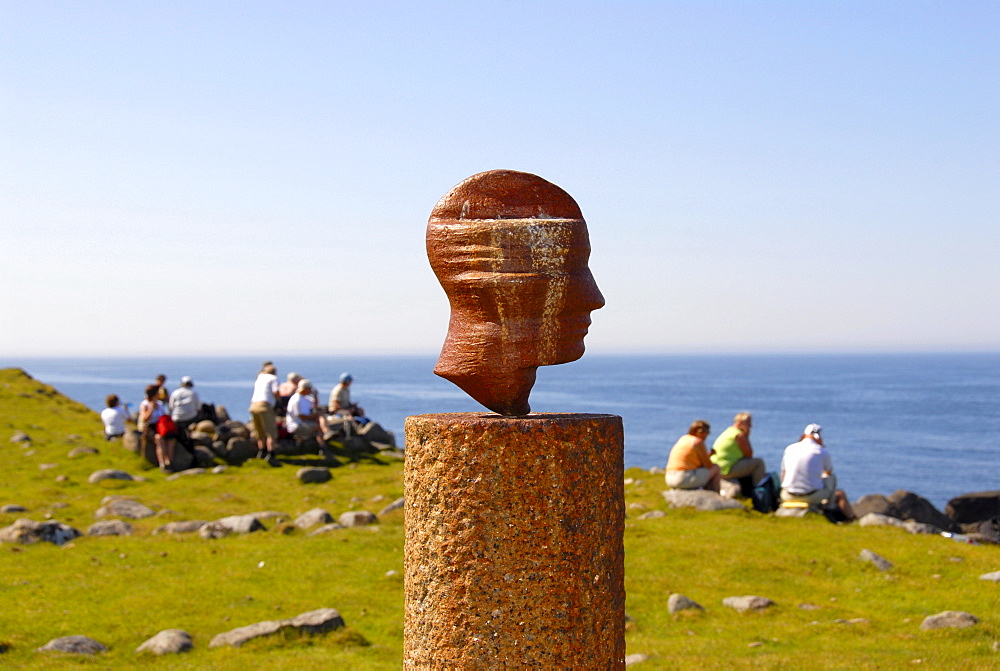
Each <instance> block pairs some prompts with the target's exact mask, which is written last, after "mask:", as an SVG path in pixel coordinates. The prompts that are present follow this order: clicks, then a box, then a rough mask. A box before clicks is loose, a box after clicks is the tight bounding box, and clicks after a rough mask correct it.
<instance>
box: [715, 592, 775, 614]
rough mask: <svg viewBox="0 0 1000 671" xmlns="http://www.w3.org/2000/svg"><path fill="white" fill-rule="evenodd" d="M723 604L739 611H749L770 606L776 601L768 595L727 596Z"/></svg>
mask: <svg viewBox="0 0 1000 671" xmlns="http://www.w3.org/2000/svg"><path fill="white" fill-rule="evenodd" d="M722 605H723V606H726V607H728V608H732V609H733V610H735V611H736V612H737V613H748V612H751V611H758V610H764V609H766V608H770V607H771V606H773V605H774V602H773V601H771V600H770V599H768V598H767V597H766V596H753V595H748V596H727V597H726V598H725V599H723V600H722Z"/></svg>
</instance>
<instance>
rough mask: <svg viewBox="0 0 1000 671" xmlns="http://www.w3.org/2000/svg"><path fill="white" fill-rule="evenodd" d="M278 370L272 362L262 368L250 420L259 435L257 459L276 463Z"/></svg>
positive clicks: (251, 402)
mask: <svg viewBox="0 0 1000 671" xmlns="http://www.w3.org/2000/svg"><path fill="white" fill-rule="evenodd" d="M277 372H278V369H277V368H275V367H274V364H273V363H271V362H270V361H265V362H264V364H263V365H262V366H261V369H260V372H259V373H258V374H257V379H256V380H255V381H254V384H253V396H251V397H250V418H251V419H252V420H253V428H254V431H255V432H256V434H257V458H258V459H267V461H268V462H270V463H271V464H272V465H275V464H277V462H275V461H274V444H275V442H277V440H278V424H277V421H276V420H275V415H274V404H275V400H276V397H277V394H278V377H277V375H276V373H277Z"/></svg>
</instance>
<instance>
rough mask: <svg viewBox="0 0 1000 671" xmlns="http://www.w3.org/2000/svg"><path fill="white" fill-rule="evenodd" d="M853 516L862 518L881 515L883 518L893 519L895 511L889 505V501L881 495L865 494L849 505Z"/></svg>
mask: <svg viewBox="0 0 1000 671" xmlns="http://www.w3.org/2000/svg"><path fill="white" fill-rule="evenodd" d="M851 507H852V508H853V509H854V514H855V515H857V516H858V518H862V517H864V516H866V515H869V514H875V515H882V516H884V517H895V512H896V509H895V507H894V506H893V505H892V504H891V503H889V499H887V498H886V497H884V496H882V495H881V494H865V495H864V496H862V497H861V498H860V499H858V500H857V501H855V502H854V503H852V504H851Z"/></svg>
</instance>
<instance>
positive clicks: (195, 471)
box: [164, 468, 208, 482]
mask: <svg viewBox="0 0 1000 671" xmlns="http://www.w3.org/2000/svg"><path fill="white" fill-rule="evenodd" d="M207 472H208V471H206V470H205V469H204V468H189V469H187V470H184V471H180V472H179V473H173V474H171V475H168V476H167V477H166V478H164V479H165V480H166V481H167V482H172V481H174V480H177V479H179V478H183V477H184V476H186V475H204V474H205V473H207Z"/></svg>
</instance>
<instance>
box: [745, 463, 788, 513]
mask: <svg viewBox="0 0 1000 671" xmlns="http://www.w3.org/2000/svg"><path fill="white" fill-rule="evenodd" d="M750 501H751V503H753V509H754V510H756V511H757V512H759V513H765V514H767V513H773V512H774V511H775V510H777V509H778V506H780V505H781V482H780V480H779V479H778V474H777V473H767V474H766V475H764V477H763V478H761V481H760V482H758V483H757V486H756V487H754V488H753V492H751V493H750Z"/></svg>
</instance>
